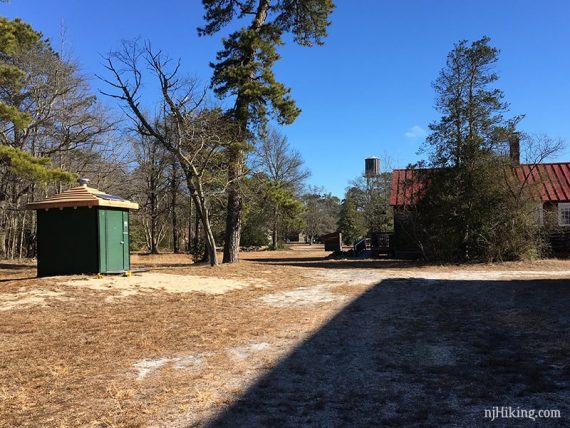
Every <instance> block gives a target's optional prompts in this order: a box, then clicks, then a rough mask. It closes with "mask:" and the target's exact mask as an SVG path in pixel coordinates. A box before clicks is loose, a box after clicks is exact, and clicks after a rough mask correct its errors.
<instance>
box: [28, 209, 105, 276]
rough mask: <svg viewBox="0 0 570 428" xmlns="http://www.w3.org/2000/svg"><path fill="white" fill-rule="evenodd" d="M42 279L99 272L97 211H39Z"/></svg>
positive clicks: (38, 226) (39, 254)
mask: <svg viewBox="0 0 570 428" xmlns="http://www.w3.org/2000/svg"><path fill="white" fill-rule="evenodd" d="M37 215H38V221H37V228H38V276H52V275H70V274H80V273H97V272H99V255H98V245H99V244H98V236H97V210H96V209H94V208H87V207H80V208H76V209H74V208H63V209H61V210H60V209H57V208H53V209H49V210H47V211H46V210H38V211H37Z"/></svg>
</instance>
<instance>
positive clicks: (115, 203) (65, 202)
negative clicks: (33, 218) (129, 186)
mask: <svg viewBox="0 0 570 428" xmlns="http://www.w3.org/2000/svg"><path fill="white" fill-rule="evenodd" d="M74 207H113V208H127V209H130V210H138V209H139V204H137V203H135V202H131V201H127V200H126V199H123V198H121V197H119V196H113V195H107V194H106V193H104V192H101V191H100V190H97V189H94V188H92V187H87V185H86V184H84V185H81V186H77V187H73V188H71V189H69V190H66V191H65V192H61V193H58V194H57V195H53V196H51V197H49V198H47V199H44V200H43V201H38V202H32V203H29V204H28V205H27V206H26V208H27V209H29V210H42V209H49V208H74Z"/></svg>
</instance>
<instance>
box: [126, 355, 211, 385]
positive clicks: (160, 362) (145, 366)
mask: <svg viewBox="0 0 570 428" xmlns="http://www.w3.org/2000/svg"><path fill="white" fill-rule="evenodd" d="M204 363H205V360H204V357H203V356H202V355H197V356H196V355H182V356H178V357H170V358H168V357H159V358H148V359H145V360H140V361H137V362H136V363H135V364H133V368H134V369H135V370H136V372H137V380H142V379H144V378H145V377H147V376H148V375H150V374H152V373H153V372H155V371H156V370H158V369H160V368H162V367H164V366H166V365H171V366H172V367H174V368H175V369H187V368H194V369H199V368H201V367H202V366H203V365H204Z"/></svg>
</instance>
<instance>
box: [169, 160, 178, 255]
mask: <svg viewBox="0 0 570 428" xmlns="http://www.w3.org/2000/svg"><path fill="white" fill-rule="evenodd" d="M170 192H171V194H170V197H171V198H170V199H171V200H170V205H171V209H172V219H171V220H172V251H173V252H174V254H178V253H179V252H180V247H179V246H178V217H177V215H176V205H177V204H178V200H177V199H178V168H177V166H176V162H173V163H172V180H171V182H170Z"/></svg>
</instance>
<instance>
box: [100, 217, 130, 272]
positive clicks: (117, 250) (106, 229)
mask: <svg viewBox="0 0 570 428" xmlns="http://www.w3.org/2000/svg"><path fill="white" fill-rule="evenodd" d="M99 260H100V272H102V273H106V272H122V271H127V270H129V269H130V255H129V212H128V211H127V210H119V209H112V208H105V209H103V208H100V209H99Z"/></svg>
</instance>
